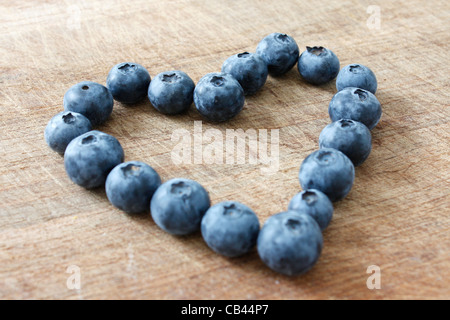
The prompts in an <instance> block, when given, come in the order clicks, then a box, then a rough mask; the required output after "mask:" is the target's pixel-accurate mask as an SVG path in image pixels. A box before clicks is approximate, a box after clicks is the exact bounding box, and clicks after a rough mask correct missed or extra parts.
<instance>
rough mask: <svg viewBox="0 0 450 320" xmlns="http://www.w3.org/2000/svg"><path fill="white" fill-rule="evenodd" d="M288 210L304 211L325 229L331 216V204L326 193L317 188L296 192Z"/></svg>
mask: <svg viewBox="0 0 450 320" xmlns="http://www.w3.org/2000/svg"><path fill="white" fill-rule="evenodd" d="M288 210H290V211H299V212H302V213H306V214H307V215H310V216H311V217H313V218H314V220H316V222H317V224H318V225H319V227H320V229H321V230H322V231H323V230H325V229H326V228H327V227H328V225H329V224H330V222H331V218H332V217H333V211H334V210H333V204H332V203H331V201H330V199H328V197H327V195H326V194H325V193H323V192H321V191H319V190H315V189H308V190H305V191H302V192H300V193H297V194H296V195H295V196H294V197H293V198H292V200H291V202H290V203H289V207H288Z"/></svg>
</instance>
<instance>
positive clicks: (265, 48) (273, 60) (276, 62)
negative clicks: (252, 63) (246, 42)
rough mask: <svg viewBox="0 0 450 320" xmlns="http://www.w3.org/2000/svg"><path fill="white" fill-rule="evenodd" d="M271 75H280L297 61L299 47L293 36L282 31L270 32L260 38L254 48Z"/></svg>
mask: <svg viewBox="0 0 450 320" xmlns="http://www.w3.org/2000/svg"><path fill="white" fill-rule="evenodd" d="M256 54H257V55H259V56H260V57H261V58H262V59H263V60H264V61H265V62H266V63H267V66H268V68H269V73H270V74H271V75H273V76H281V75H283V74H285V73H286V72H288V71H289V70H291V69H292V68H293V67H294V65H295V64H296V63H297V60H298V55H299V49H298V45H297V43H296V42H295V40H294V38H292V37H290V36H288V35H287V34H283V33H272V34H269V35H268V36H267V37H265V38H264V39H262V40H261V42H260V43H259V44H258V47H257V48H256Z"/></svg>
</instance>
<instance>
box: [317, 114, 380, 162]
mask: <svg viewBox="0 0 450 320" xmlns="http://www.w3.org/2000/svg"><path fill="white" fill-rule="evenodd" d="M319 146H320V148H333V149H336V150H339V151H341V152H342V153H343V154H345V155H346V156H347V157H348V158H349V159H350V160H351V161H352V162H353V165H354V166H355V167H356V166H359V165H361V164H362V163H363V162H364V161H365V160H366V159H367V157H368V156H369V154H370V151H371V150H372V135H371V134H370V130H369V129H368V128H367V127H366V126H365V125H363V124H362V123H361V122H358V121H354V120H349V119H341V120H338V121H335V122H333V123H330V124H329V125H327V126H326V127H325V128H324V129H323V130H322V132H321V133H320V136H319Z"/></svg>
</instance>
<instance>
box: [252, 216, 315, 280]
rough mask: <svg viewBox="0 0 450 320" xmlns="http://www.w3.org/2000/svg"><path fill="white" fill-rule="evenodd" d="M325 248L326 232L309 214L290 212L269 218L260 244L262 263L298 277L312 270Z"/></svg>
mask: <svg viewBox="0 0 450 320" xmlns="http://www.w3.org/2000/svg"><path fill="white" fill-rule="evenodd" d="M322 247H323V238H322V232H321V231H320V228H319V225H318V224H317V222H316V221H315V220H314V219H313V218H312V217H311V216H310V215H308V214H306V213H301V212H297V211H286V212H282V213H279V214H276V215H274V216H271V217H270V218H269V219H267V221H266V223H265V224H264V226H263V227H262V229H261V231H260V233H259V236H258V242H257V248H258V253H259V256H260V257H261V260H262V261H263V262H264V263H265V264H266V265H267V266H268V267H269V268H271V269H272V270H274V271H276V272H279V273H282V274H285V275H288V276H295V275H300V274H302V273H305V272H306V271H308V270H309V269H311V268H312V267H313V266H314V264H315V263H316V262H317V260H319V257H320V254H321V252H322Z"/></svg>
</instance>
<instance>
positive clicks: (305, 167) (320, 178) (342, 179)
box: [299, 148, 355, 202]
mask: <svg viewBox="0 0 450 320" xmlns="http://www.w3.org/2000/svg"><path fill="white" fill-rule="evenodd" d="M354 179H355V168H354V166H353V163H352V162H351V161H350V159H349V158H348V157H347V156H346V155H345V154H343V153H342V152H340V151H338V150H336V149H330V148H323V149H320V150H317V151H314V152H313V153H311V154H310V155H309V156H307V157H306V159H305V160H304V161H303V163H302V165H301V166H300V172H299V180H300V185H301V186H302V188H303V189H304V190H308V189H317V190H320V191H322V192H323V193H325V194H326V195H327V196H328V198H330V200H331V201H333V202H334V201H338V200H341V199H343V198H344V197H345V196H346V195H347V194H348V193H349V192H350V190H351V188H352V186H353V181H354Z"/></svg>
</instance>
